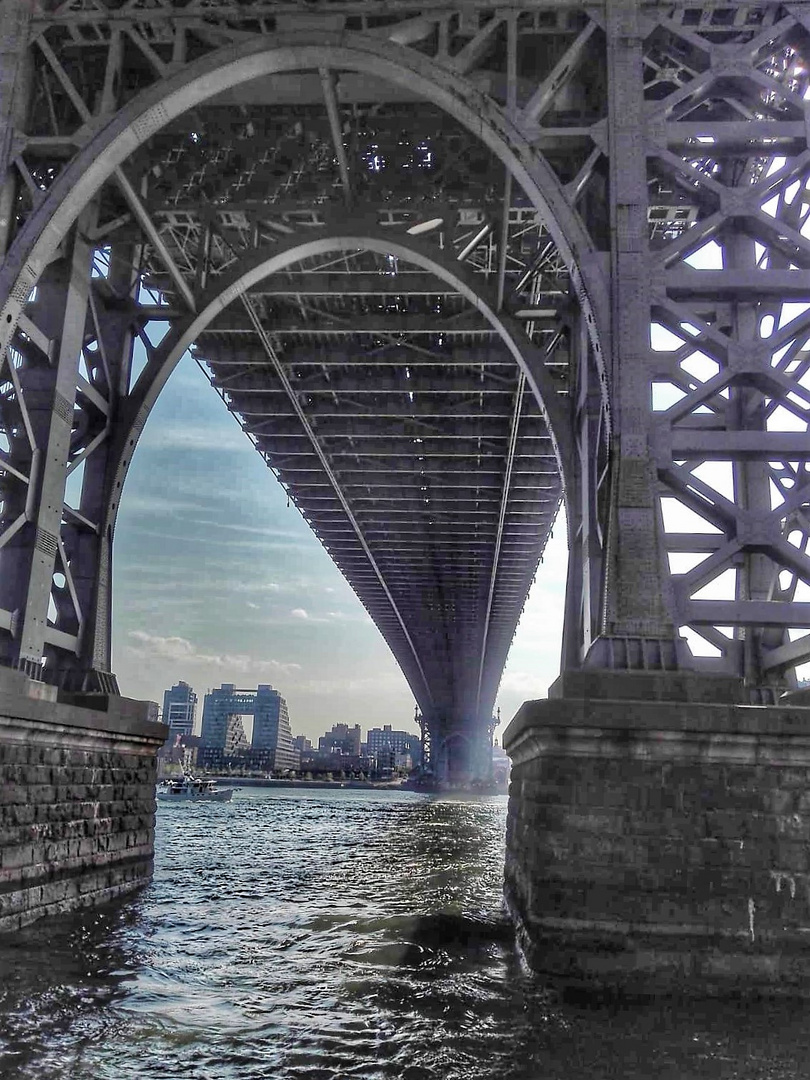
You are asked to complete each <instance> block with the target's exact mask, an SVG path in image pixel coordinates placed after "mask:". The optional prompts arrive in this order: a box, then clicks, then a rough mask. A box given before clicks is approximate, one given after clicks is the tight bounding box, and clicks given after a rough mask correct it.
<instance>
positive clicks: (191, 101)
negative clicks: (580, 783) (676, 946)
mask: <svg viewBox="0 0 810 1080" xmlns="http://www.w3.org/2000/svg"><path fill="white" fill-rule="evenodd" d="M0 35H2V37H1V38H0V167H2V173H0V177H1V178H2V183H0V253H2V254H3V255H4V259H3V262H2V265H0V345H2V347H3V365H4V366H3V368H2V376H0V377H2V379H3V382H2V386H1V387H0V432H1V433H2V434H0V499H1V500H2V503H1V505H0V521H1V522H2V524H0V570H2V575H1V576H0V652H2V656H3V658H4V659H5V662H7V663H12V664H16V665H20V666H23V667H26V668H27V669H28V670H30V671H32V672H33V673H35V674H38V675H40V676H42V677H44V678H46V679H47V680H49V681H51V682H56V683H59V684H60V685H63V686H66V687H85V688H86V687H91V688H92V687H98V686H102V687H107V688H109V687H110V686H112V685H114V679H113V677H112V675H111V658H110V565H111V563H110V560H111V551H112V539H113V532H114V526H115V517H116V511H117V507H118V504H119V501H120V497H121V489H122V486H123V483H124V480H125V476H126V470H127V467H128V464H129V461H130V460H131V457H132V452H133V450H134V447H135V445H136V443H137V439H138V436H139V434H140V431H141V430H142V428H143V424H144V423H145V420H146V418H147V416H148V413H149V410H150V408H151V406H152V404H153V403H154V401H155V400H156V398H157V395H158V394H159V392H160V389H161V387H162V386H163V384H164V383H165V380H166V378H167V377H168V376H169V374H170V372H171V370H172V368H173V366H174V365H175V364H176V362H177V360H178V359H179V357H180V356H181V355H182V354H183V352H184V351H185V349H186V348H188V347H193V348H194V349H195V352H196V356H197V358H198V359H199V361H200V363H201V364H203V365H204V367H205V370H206V371H207V373H208V374H209V377H210V379H211V381H212V384H213V386H214V387H215V389H216V390H217V392H219V393H220V395H221V396H222V397H223V400H224V401H225V402H226V404H227V406H228V408H229V409H231V410H232V411H233V412H234V413H235V414H236V416H237V417H238V418H239V420H240V423H241V424H242V426H243V427H244V429H245V431H246V432H247V434H248V436H249V437H250V438H251V439H252V440H253V441H254V443H255V445H256V446H257V449H258V450H259V452H260V453H262V454H263V456H264V457H265V460H266V461H267V463H268V465H269V466H270V467H271V468H272V470H273V471H274V472H275V474H276V475H277V476H278V478H279V479H280V481H281V482H282V484H284V486H285V487H286V488H287V490H288V491H289V493H290V496H291V498H292V499H293V500H294V501H295V502H296V504H297V505H298V506H299V508H300V509H301V512H302V513H303V514H304V516H305V517H306V519H307V520H308V521H309V522H310V524H311V526H312V528H313V530H314V531H315V533H316V535H318V536H319V538H320V539H321V541H322V543H324V545H325V546H326V548H327V550H329V552H330V554H331V555H332V557H333V558H334V560H335V562H336V564H337V565H338V566H339V567H340V569H341V570H342V572H343V573H344V574H345V576H346V577H347V579H348V580H349V581H350V583H351V584H352V585H353V587H354V588H355V590H356V592H357V593H358V595H359V596H360V598H361V600H362V601H363V603H364V604H365V606H366V607H367V609H368V610H369V612H370V613H371V615H372V617H373V618H374V619H375V621H376V623H377V625H378V626H379V627H380V629H381V631H382V633H383V634H384V636H385V638H386V640H387V641H388V643H389V645H390V646H391V648H392V650H393V651H394V654H395V655H396V657H397V659H398V661H399V662H400V664H401V666H402V668H403V671H404V672H405V674H406V677H407V678H408V680H409V683H410V685H411V687H412V689H413V691H414V694H415V696H416V698H417V701H418V702H419V707H420V710H421V713H422V716H423V717H425V718H426V722H429V723H431V724H432V725H433V729H432V736H431V738H432V741H433V742H434V743H435V744H436V745H437V746H438V745H439V741H440V740H444V741H445V742H446V743H452V742H453V740H454V739H456V740H457V741H458V739H460V738H461V736H462V735H464V733H467V734H469V732H470V731H471V730H475V731H477V732H478V733H479V734H480V737H481V739H483V738H485V737H487V736H486V731H487V725H488V724H489V723H490V718H491V716H492V709H493V703H494V698H495V694H496V691H497V686H498V681H499V678H500V673H501V670H502V667H503V664H504V661H505V657H506V653H507V651H508V647H509V644H510V642H511V639H512V636H513V633H514V628H515V625H516V622H517V619H518V618H519V615H520V611H521V609H522V606H523V604H524V602H525V597H526V594H527V591H528V588H529V585H530V583H531V580H532V578H533V575H534V573H535V570H536V568H537V564H538V560H539V558H540V556H541V553H542V550H543V547H544V545H545V542H546V539H547V537H548V534H549V531H550V528H551V525H552V522H553V520H554V516H555V513H556V510H557V507H558V506H559V504H560V501H561V499H564V500H565V505H566V513H567V518H568V527H569V541H570V544H569V546H570V570H569V583H568V585H569V587H568V599H567V608H566V629H565V641H564V655H563V663H564V664H565V665H566V666H568V667H577V666H580V665H582V664H583V663H595V664H602V665H603V664H610V665H614V666H615V665H618V666H630V667H634V666H653V667H655V666H669V665H672V664H695V665H697V666H711V667H714V668H715V669H718V670H723V671H726V672H729V673H736V674H739V675H742V676H744V677H745V679H746V681H747V683H748V684H749V685H750V686H751V687H752V690H753V692H755V693H756V694H761V693H762V687H763V686H765V687H771V688H774V690H775V689H778V688H779V687H780V686H783V685H785V684H786V682H787V683H789V682H790V680H791V678H792V677H793V676H792V672H793V670H794V668H795V665H796V664H797V663H800V662H802V661H804V660H806V659H809V658H810V634H806V633H804V632H803V631H804V630H806V629H810V621H808V614H807V612H808V610H810V606H809V605H808V601H806V600H805V595H806V594H805V590H806V588H807V585H808V584H810V560H808V554H807V544H808V540H810V525H809V524H808V513H807V508H808V504H810V494H809V493H808V482H810V480H809V479H808V460H809V459H810V440H808V437H807V420H808V415H807V409H808V404H810V385H808V384H807V379H808V377H810V375H809V374H808V372H809V371H810V360H808V358H807V356H806V354H807V349H806V341H807V340H808V336H810V335H808V334H807V330H808V322H810V313H808V312H810V295H807V294H808V293H810V284H808V282H809V281H810V279H809V278H808V275H807V272H806V271H807V269H808V265H810V251H809V250H808V244H809V243H810V241H809V240H808V236H807V235H806V234H807V231H808V229H810V225H807V214H808V208H809V207H810V195H808V194H807V192H808V190H810V188H809V186H808V185H809V184H810V148H808V141H807V130H808V126H807V121H808V114H807V97H806V95H807V88H808V77H809V76H808V71H809V70H810V55H808V54H810V37H809V36H808V35H810V5H808V4H807V3H803V2H801V3H787V4H781V3H751V4H748V3H735V4H729V5H725V6H724V5H722V4H717V3H715V4H712V5H710V6H709V5H703V4H700V3H696V2H695V3H693V2H682V3H676V2H672V3H663V2H649V3H643V2H642V3H639V2H636V0H632V2H631V0H603V2H602V3H595V4H594V3H588V4H585V3H581V2H578V0H545V2H543V0H537V2H534V0H526V2H524V3H508V4H504V5H499V6H497V7H496V6H493V5H490V4H486V3H479V2H474V0H466V2H459V3H457V4H455V5H450V6H448V7H446V8H442V9H441V10H440V11H437V10H436V9H435V5H425V4H418V3H412V2H410V0H397V2H395V3H394V2H392V3H384V2H376V0H351V2H350V0H346V2H343V0H333V2H327V0H315V2H313V3H311V4H308V5H307V6H306V9H303V8H302V5H300V4H295V3H283V2H275V3H274V2H270V0H251V2H247V0H244V2H236V0H221V2H219V3H217V4H216V5H212V4H210V3H204V2H202V0H188V2H185V3H181V2H173V0H153V2H150V3H149V4H146V3H142V2H139V0H68V2H56V0H47V2H46V0H40V3H39V4H36V3H35V4H32V3H31V0H6V3H5V4H4V10H3V17H2V22H0ZM805 307H807V308H808V310H805ZM155 321H160V322H165V323H168V324H169V330H168V333H167V334H166V335H165V337H164V338H163V339H162V340H161V341H160V342H159V343H155V344H153V342H152V340H151V339H150V337H149V334H150V327H151V326H152V324H154V322H155ZM651 327H652V333H651ZM153 336H154V334H153ZM137 340H140V341H142V342H143V343H144V345H145V347H146V351H147V355H148V362H147V364H146V367H145V368H144V370H143V371H142V372H140V373H137V377H136V373H134V372H133V368H132V351H133V343H134V342H135V341H137ZM808 355H810V354H808ZM73 473H77V474H78V475H80V476H81V484H80V491H81V494H80V497H79V498H78V500H77V502H76V505H72V504H71V505H69V504H68V502H67V501H66V499H65V489H66V480H67V477H68V476H69V475H70V474H73ZM73 486H74V485H71V490H72V488H73ZM673 507H677V508H680V511H679V512H678V511H676V512H673V510H672V508H673ZM807 595H808V599H810V594H807ZM682 631H683V632H687V633H689V634H691V635H692V636H691V641H692V642H693V643H694V642H697V643H700V642H702V643H703V644H704V646H705V648H704V650H703V651H707V652H712V653H713V654H714V655H713V656H711V657H699V656H696V657H691V656H690V655H689V653H688V650H686V649H684V648H683V647H682V645H681V644H679V642H680V637H679V635H680V633H681V632H682ZM696 651H700V650H696ZM436 725H438V727H437V726H436ZM440 729H441V730H440ZM461 756H463V755H461Z"/></svg>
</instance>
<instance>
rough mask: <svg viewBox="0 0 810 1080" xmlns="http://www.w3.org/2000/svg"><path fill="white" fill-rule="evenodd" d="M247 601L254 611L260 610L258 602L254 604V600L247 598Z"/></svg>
mask: <svg viewBox="0 0 810 1080" xmlns="http://www.w3.org/2000/svg"><path fill="white" fill-rule="evenodd" d="M246 603H247V606H248V607H249V608H252V609H253V610H254V611H258V610H259V605H258V604H254V603H253V601H252V600H247V601H246Z"/></svg>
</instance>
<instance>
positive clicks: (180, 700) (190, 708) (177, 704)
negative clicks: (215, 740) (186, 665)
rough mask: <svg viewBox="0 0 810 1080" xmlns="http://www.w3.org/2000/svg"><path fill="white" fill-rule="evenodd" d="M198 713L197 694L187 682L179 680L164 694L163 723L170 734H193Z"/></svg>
mask: <svg viewBox="0 0 810 1080" xmlns="http://www.w3.org/2000/svg"><path fill="white" fill-rule="evenodd" d="M196 715H197V695H196V694H195V693H194V691H193V690H192V689H191V687H190V686H189V685H188V683H186V682H179V683H176V685H174V686H173V687H172V688H171V690H166V691H165V692H164V694H163V723H164V724H166V725H167V726H168V728H169V736H170V737H171V736H173V735H193V734H194V720H195V717H196Z"/></svg>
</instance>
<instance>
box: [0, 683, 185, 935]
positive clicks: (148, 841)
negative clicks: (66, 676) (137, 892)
mask: <svg viewBox="0 0 810 1080" xmlns="http://www.w3.org/2000/svg"><path fill="white" fill-rule="evenodd" d="M86 703H88V704H89V703H92V704H95V705H97V706H99V707H97V708H88V707H84V705H77V704H75V699H74V703H70V702H69V701H67V700H62V701H59V700H57V694H56V691H55V690H52V688H49V687H44V686H42V685H41V684H37V683H32V682H30V681H29V680H27V679H25V678H24V677H23V676H22V675H18V674H17V673H14V672H8V671H3V672H0V781H1V783H0V931H8V930H13V929H16V928H18V927H20V926H22V925H24V924H25V923H29V922H33V921H34V920H35V919H38V918H41V917H42V916H44V915H51V914H57V913H60V912H65V911H70V910H73V909H74V908H77V907H83V906H87V905H90V904H96V903H101V902H104V901H106V900H110V899H112V898H113V897H116V896H119V895H121V894H122V893H125V892H128V891H130V890H132V889H135V888H137V887H138V886H140V885H142V884H144V883H145V882H146V881H148V880H149V878H150V876H151V873H152V859H153V850H154V820H155V818H154V815H155V771H156V754H157V750H158V748H159V747H160V745H161V744H162V742H163V739H164V737H165V728H164V727H163V726H162V725H161V724H157V723H155V722H154V720H153V719H150V718H149V717H150V706H149V703H145V702H133V701H128V700H127V699H124V698H115V697H109V698H108V697H106V696H99V697H98V698H89V699H86Z"/></svg>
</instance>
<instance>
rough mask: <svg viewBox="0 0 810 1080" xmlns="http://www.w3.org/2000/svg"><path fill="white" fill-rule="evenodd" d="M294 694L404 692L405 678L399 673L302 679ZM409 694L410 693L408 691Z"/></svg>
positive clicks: (406, 688) (405, 688) (406, 689)
mask: <svg viewBox="0 0 810 1080" xmlns="http://www.w3.org/2000/svg"><path fill="white" fill-rule="evenodd" d="M295 690H296V693H306V694H313V695H317V694H332V695H340V694H367V693H372V694H383V693H385V692H386V691H392V690H405V691H408V686H407V683H406V681H405V676H404V675H403V674H402V673H401V672H399V671H391V672H388V673H387V674H384V675H371V676H367V677H359V678H347V679H304V680H302V681H300V682H298V683H296V685H295ZM408 692H410V691H408Z"/></svg>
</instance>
